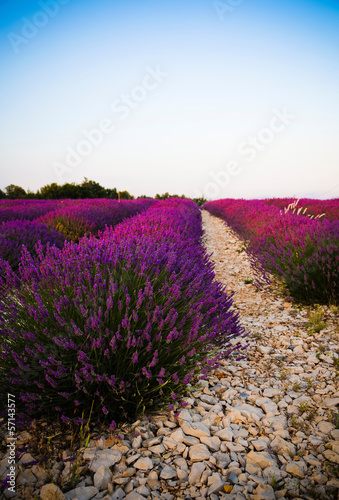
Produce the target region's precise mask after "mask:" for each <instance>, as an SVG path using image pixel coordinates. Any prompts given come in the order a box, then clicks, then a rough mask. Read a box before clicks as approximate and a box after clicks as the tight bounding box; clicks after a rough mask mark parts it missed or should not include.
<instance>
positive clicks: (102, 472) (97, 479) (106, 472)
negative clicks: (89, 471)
mask: <svg viewBox="0 0 339 500" xmlns="http://www.w3.org/2000/svg"><path fill="white" fill-rule="evenodd" d="M111 479H112V472H111V471H110V469H107V467H104V466H103V465H101V466H100V467H99V469H98V470H97V471H96V473H95V474H94V478H93V482H94V486H95V487H96V488H98V489H99V490H105V489H107V486H108V484H109V483H110V482H111Z"/></svg>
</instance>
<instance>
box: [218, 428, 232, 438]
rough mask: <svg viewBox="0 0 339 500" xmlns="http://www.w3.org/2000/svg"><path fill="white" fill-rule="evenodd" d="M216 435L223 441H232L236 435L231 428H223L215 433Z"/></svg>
mask: <svg viewBox="0 0 339 500" xmlns="http://www.w3.org/2000/svg"><path fill="white" fill-rule="evenodd" d="M215 436H217V437H219V438H220V439H221V440H222V441H232V440H233V436H234V435H233V432H232V431H231V430H230V429H221V430H220V431H218V432H216V433H215Z"/></svg>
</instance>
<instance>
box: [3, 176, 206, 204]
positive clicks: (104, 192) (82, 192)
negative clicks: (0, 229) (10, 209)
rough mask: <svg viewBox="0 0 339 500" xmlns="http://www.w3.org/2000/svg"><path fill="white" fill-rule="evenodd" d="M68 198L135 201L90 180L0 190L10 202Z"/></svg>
mask: <svg viewBox="0 0 339 500" xmlns="http://www.w3.org/2000/svg"><path fill="white" fill-rule="evenodd" d="M172 197H176V198H186V196H185V195H184V194H183V195H181V196H179V195H177V194H169V193H164V194H156V195H155V197H154V198H155V199H156V200H165V199H166V198H172ZM66 198H70V199H84V198H110V199H113V200H133V199H134V196H133V195H131V194H130V193H129V192H128V191H118V190H117V189H116V188H104V187H102V186H101V185H100V184H99V183H98V182H95V181H91V180H88V179H87V178H86V177H85V178H84V180H83V182H82V183H81V184H76V183H75V182H72V183H69V182H67V183H65V184H62V185H59V184H57V183H56V182H53V183H52V184H47V185H46V186H43V187H42V188H40V189H38V190H37V191H36V192H32V191H29V190H27V191H26V190H25V189H24V188H22V187H21V186H16V185H15V184H10V185H9V186H7V187H5V189H4V191H3V190H2V189H0V199H9V200H18V199H26V200H34V199H35V200H63V199H66ZM138 198H153V197H152V196H146V195H141V196H138ZM193 201H195V202H196V203H197V204H198V205H203V203H205V202H206V201H207V200H205V199H204V198H193Z"/></svg>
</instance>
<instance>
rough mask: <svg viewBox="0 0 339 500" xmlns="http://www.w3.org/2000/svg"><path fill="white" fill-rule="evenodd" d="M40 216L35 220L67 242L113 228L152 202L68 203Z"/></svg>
mask: <svg viewBox="0 0 339 500" xmlns="http://www.w3.org/2000/svg"><path fill="white" fill-rule="evenodd" d="M72 202H74V203H72V204H71V203H68V204H67V206H66V207H65V208H60V209H58V210H55V211H53V212H49V213H47V214H46V215H44V216H42V217H41V218H40V219H39V220H40V222H43V223H44V224H46V225H47V226H48V227H50V228H53V229H55V230H57V231H59V233H60V234H61V235H62V236H63V237H64V238H66V239H67V240H71V241H78V240H79V239H80V238H82V237H84V236H88V235H89V234H90V233H93V234H97V233H98V231H102V230H104V229H105V226H115V225H116V224H118V223H120V222H121V221H123V220H124V219H125V218H127V217H131V216H134V215H136V214H138V213H140V212H142V211H143V210H146V209H147V208H148V207H149V206H151V205H152V204H154V203H156V202H155V201H154V200H148V199H146V200H131V201H125V200H124V201H120V202H117V201H115V200H108V199H104V200H102V199H98V200H91V199H88V200H72Z"/></svg>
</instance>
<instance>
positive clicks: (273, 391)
mask: <svg viewBox="0 0 339 500" xmlns="http://www.w3.org/2000/svg"><path fill="white" fill-rule="evenodd" d="M277 394H279V391H278V389H272V388H271V387H267V388H266V389H265V390H264V392H263V396H264V397H265V398H274V396H276V395H277Z"/></svg>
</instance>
